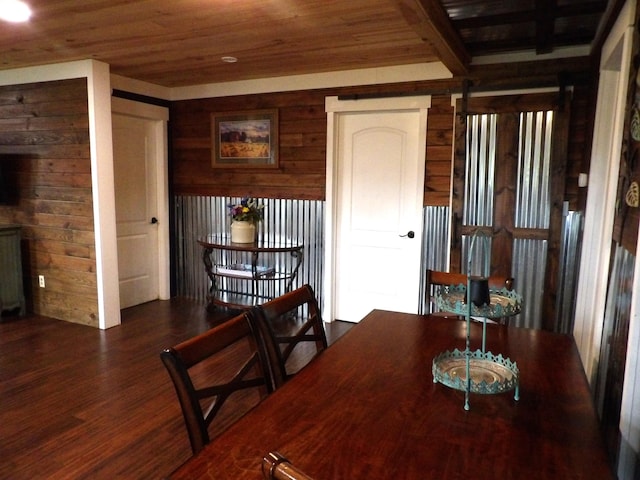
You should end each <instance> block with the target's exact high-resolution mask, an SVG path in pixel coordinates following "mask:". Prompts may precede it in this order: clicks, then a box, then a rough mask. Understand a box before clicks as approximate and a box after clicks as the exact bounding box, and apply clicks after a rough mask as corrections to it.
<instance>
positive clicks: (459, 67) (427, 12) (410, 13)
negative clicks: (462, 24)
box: [392, 0, 471, 75]
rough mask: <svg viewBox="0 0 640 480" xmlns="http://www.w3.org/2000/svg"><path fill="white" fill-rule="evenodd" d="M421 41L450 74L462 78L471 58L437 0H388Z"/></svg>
mask: <svg viewBox="0 0 640 480" xmlns="http://www.w3.org/2000/svg"><path fill="white" fill-rule="evenodd" d="M392 1H393V3H395V4H396V5H397V7H398V8H399V9H400V11H401V12H402V14H403V16H404V18H405V20H406V21H407V23H408V24H409V26H410V27H411V28H413V30H414V31H415V32H416V33H417V34H418V35H420V38H422V40H423V41H425V42H427V43H429V44H431V45H432V46H433V48H434V49H435V50H436V52H437V54H438V57H439V58H440V61H441V62H442V63H443V64H444V66H445V67H447V68H448V69H449V71H450V72H451V73H452V74H453V75H465V74H467V72H468V66H469V63H470V62H471V55H470V54H469V52H468V51H467V49H466V48H465V46H464V43H463V42H462V38H460V35H459V34H458V33H457V32H456V30H455V29H454V28H453V25H452V24H451V20H450V19H449V16H448V15H447V12H446V11H445V9H444V7H443V6H442V4H441V3H440V2H439V1H438V0H392Z"/></svg>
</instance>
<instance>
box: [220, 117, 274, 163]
mask: <svg viewBox="0 0 640 480" xmlns="http://www.w3.org/2000/svg"><path fill="white" fill-rule="evenodd" d="M278 138H279V137H278V110H277V109H270V110H252V111H247V112H223V113H212V114H211V140H212V145H211V166H212V167H213V168H278V143H279V139H278Z"/></svg>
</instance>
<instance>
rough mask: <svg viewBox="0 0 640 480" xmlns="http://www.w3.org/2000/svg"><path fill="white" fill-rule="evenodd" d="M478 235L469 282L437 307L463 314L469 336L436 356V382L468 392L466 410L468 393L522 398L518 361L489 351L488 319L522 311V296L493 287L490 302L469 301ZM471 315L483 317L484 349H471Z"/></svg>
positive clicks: (451, 290)
mask: <svg viewBox="0 0 640 480" xmlns="http://www.w3.org/2000/svg"><path fill="white" fill-rule="evenodd" d="M474 241H475V235H474V237H473V238H472V240H471V246H470V248H469V269H468V272H467V285H466V286H465V285H457V286H456V285H452V286H449V287H447V291H446V292H441V293H440V294H439V295H438V297H437V305H438V308H439V309H440V310H442V311H447V312H450V313H454V314H457V315H460V316H462V315H464V316H465V319H466V322H467V336H466V344H465V349H464V350H459V349H457V348H456V349H454V350H453V351H446V352H443V353H441V354H439V355H437V356H436V357H435V358H434V359H433V366H432V373H433V382H434V383H438V382H440V383H442V384H443V385H446V386H447V387H450V388H454V389H456V390H461V391H463V392H465V396H464V409H465V410H469V393H481V394H497V393H504V392H508V391H511V390H515V393H514V399H515V400H518V399H519V398H520V372H519V371H518V366H517V365H516V363H515V362H512V361H511V360H510V359H509V358H507V357H503V356H502V354H497V355H496V354H493V353H492V352H487V351H486V348H485V345H486V334H487V319H498V318H504V317H509V316H512V315H516V314H518V313H519V312H520V305H521V302H522V297H521V296H520V295H518V294H517V293H516V292H514V291H512V290H507V289H506V288H502V289H498V290H490V291H489V295H490V299H491V301H490V303H489V304H488V305H482V306H480V307H477V306H476V305H474V304H473V303H472V302H467V301H466V292H467V291H469V290H471V275H470V270H471V252H472V250H473V244H474ZM472 317H481V318H482V324H483V325H482V349H479V350H475V351H472V350H471V348H470V341H469V335H470V324H471V318H472Z"/></svg>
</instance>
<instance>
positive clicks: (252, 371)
mask: <svg viewBox="0 0 640 480" xmlns="http://www.w3.org/2000/svg"><path fill="white" fill-rule="evenodd" d="M252 316H253V313H252V312H245V313H242V314H240V315H238V316H236V317H234V318H232V319H231V320H228V321H225V322H224V323H222V324H220V325H218V326H216V327H214V328H212V329H211V330H208V331H207V332H204V333H202V334H200V335H197V336H195V337H193V338H191V339H189V340H186V341H184V342H182V343H180V344H178V345H176V346H174V347H172V348H167V349H166V350H164V351H163V352H162V353H161V354H160V358H161V359H162V362H163V363H164V365H165V367H166V368H167V371H168V372H169V376H170V377H171V380H172V381H173V385H174V387H175V390H176V393H177V395H178V400H179V402H180V407H181V408H182V414H183V416H184V422H185V425H186V427H187V433H188V435H189V441H190V442H191V449H192V450H193V453H194V454H195V453H197V452H199V451H200V450H201V449H202V448H203V447H204V446H205V445H206V444H207V443H209V440H210V437H209V426H210V425H211V422H212V420H213V419H214V417H215V416H216V414H217V413H218V412H219V411H220V408H221V407H222V405H223V404H224V403H225V401H226V400H227V399H228V398H229V396H230V395H231V394H233V393H235V392H238V391H240V390H248V389H252V390H256V391H257V393H258V395H259V396H258V399H257V400H253V402H251V401H249V400H243V406H245V407H246V410H248V409H250V408H252V407H253V406H255V404H256V403H258V402H259V401H260V400H262V398H264V397H265V396H266V395H268V394H269V393H270V392H271V391H272V380H271V375H270V369H269V365H268V359H267V357H266V354H265V352H264V350H263V349H262V348H261V345H262V343H261V342H258V338H259V337H258V335H257V332H256V331H255V328H254V321H253V318H252ZM245 401H247V402H248V403H249V404H250V405H247V404H245V403H244V402H245ZM203 405H206V407H204V408H203Z"/></svg>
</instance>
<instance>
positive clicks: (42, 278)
mask: <svg viewBox="0 0 640 480" xmlns="http://www.w3.org/2000/svg"><path fill="white" fill-rule="evenodd" d="M38 285H40V288H44V275H38Z"/></svg>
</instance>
